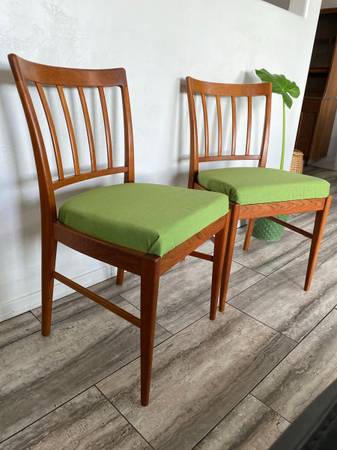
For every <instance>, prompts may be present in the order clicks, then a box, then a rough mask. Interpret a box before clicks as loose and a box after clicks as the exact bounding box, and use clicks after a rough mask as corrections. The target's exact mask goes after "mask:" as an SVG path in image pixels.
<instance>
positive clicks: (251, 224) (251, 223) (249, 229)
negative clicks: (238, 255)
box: [243, 219, 255, 251]
mask: <svg viewBox="0 0 337 450" xmlns="http://www.w3.org/2000/svg"><path fill="white" fill-rule="evenodd" d="M254 224H255V220H254V219H249V220H248V225H247V231H246V237H245V242H244V244H243V250H244V251H248V250H249V246H250V241H251V239H252V233H253V229H254Z"/></svg>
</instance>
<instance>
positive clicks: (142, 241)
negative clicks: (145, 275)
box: [59, 183, 228, 256]
mask: <svg viewBox="0 0 337 450" xmlns="http://www.w3.org/2000/svg"><path fill="white" fill-rule="evenodd" d="M227 211H228V197H227V196H226V197H224V196H223V195H221V194H218V193H213V192H207V191H197V190H192V189H185V188H181V187H174V186H163V185H158V184H144V183H125V184H117V185H113V186H106V187H100V188H96V189H92V190H90V191H87V192H83V193H81V194H79V195H76V196H74V197H71V198H70V199H69V200H67V201H66V202H65V203H64V204H63V205H62V206H61V208H60V211H59V221H60V222H61V223H63V224H64V225H67V226H69V227H71V228H73V229H75V230H77V231H81V232H82V233H85V234H88V235H90V236H92V237H95V238H98V239H101V240H104V241H108V242H110V243H113V244H118V245H121V246H124V247H128V248H131V249H134V250H139V251H141V252H145V253H150V254H154V255H158V256H163V255H164V254H165V253H167V252H168V251H170V250H171V249H173V248H174V247H176V246H177V245H179V244H181V243H182V242H184V241H186V240H187V239H189V238H190V237H192V236H193V235H194V234H196V233H198V232H199V231H201V230H202V229H203V228H205V227H206V226H208V225H210V224H211V223H213V222H215V221H216V220H217V219H219V218H220V217H222V216H224V215H225V214H226V213H227Z"/></svg>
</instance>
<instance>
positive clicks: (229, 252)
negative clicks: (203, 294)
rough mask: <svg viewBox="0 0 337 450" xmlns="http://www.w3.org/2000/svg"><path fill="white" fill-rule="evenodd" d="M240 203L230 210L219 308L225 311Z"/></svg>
mask: <svg viewBox="0 0 337 450" xmlns="http://www.w3.org/2000/svg"><path fill="white" fill-rule="evenodd" d="M239 213H240V205H239V204H237V203H235V204H234V205H233V206H232V208H231V212H230V222H229V232H228V238H227V246H226V254H225V262H224V267H223V271H222V281H221V291H220V306H219V310H220V311H221V312H223V311H224V310H225V303H226V299H227V292H228V285H229V277H230V273H231V267H232V260H233V252H234V245H235V238H236V232H237V227H238V222H239Z"/></svg>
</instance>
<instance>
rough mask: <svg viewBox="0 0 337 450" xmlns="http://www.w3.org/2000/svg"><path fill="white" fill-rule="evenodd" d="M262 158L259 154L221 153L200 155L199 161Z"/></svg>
mask: <svg viewBox="0 0 337 450" xmlns="http://www.w3.org/2000/svg"><path fill="white" fill-rule="evenodd" d="M260 159H261V158H260V156H258V155H249V156H246V155H221V156H207V157H205V156H199V157H198V161H199V162H209V161H259V160H260Z"/></svg>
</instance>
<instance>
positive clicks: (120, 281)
mask: <svg viewBox="0 0 337 450" xmlns="http://www.w3.org/2000/svg"><path fill="white" fill-rule="evenodd" d="M123 281H124V270H123V269H120V268H119V267H117V277H116V284H118V285H119V286H121V285H122V284H123Z"/></svg>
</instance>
